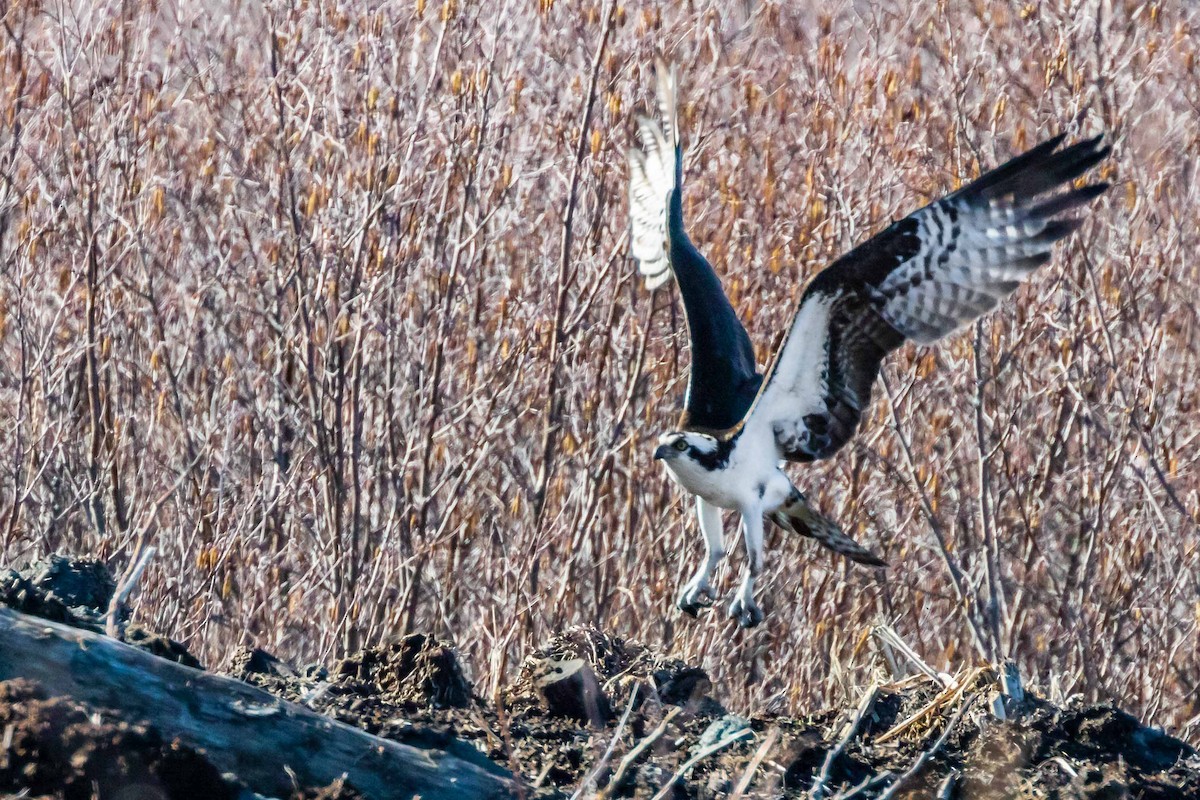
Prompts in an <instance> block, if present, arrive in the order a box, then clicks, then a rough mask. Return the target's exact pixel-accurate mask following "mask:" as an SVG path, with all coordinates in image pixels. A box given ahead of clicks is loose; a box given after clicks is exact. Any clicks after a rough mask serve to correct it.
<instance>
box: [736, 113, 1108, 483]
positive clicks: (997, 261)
mask: <svg viewBox="0 0 1200 800" xmlns="http://www.w3.org/2000/svg"><path fill="white" fill-rule="evenodd" d="M1100 138H1101V137H1096V138H1094V139H1089V140H1087V141H1082V142H1079V143H1077V144H1074V145H1072V146H1070V147H1066V148H1064V149H1062V150H1059V149H1058V147H1059V145H1060V144H1062V141H1063V137H1061V136H1059V137H1056V138H1054V139H1051V140H1050V141H1047V142H1045V143H1043V144H1041V145H1039V146H1037V147H1035V148H1033V149H1032V150H1030V151H1028V152H1026V153H1024V154H1022V155H1020V156H1017V157H1016V158H1014V159H1012V160H1011V161H1009V162H1008V163H1006V164H1004V165H1003V166H1001V167H998V168H997V169H995V170H993V171H991V172H989V173H987V174H985V175H983V176H982V177H980V178H979V179H977V180H976V181H974V182H973V183H971V184H969V185H967V186H965V187H964V188H962V189H960V190H959V191H957V192H955V193H953V194H951V195H948V196H946V197H944V198H942V199H941V200H937V201H935V202H934V203H931V204H930V205H928V206H926V207H925V208H923V209H921V210H919V211H917V212H916V213H914V214H912V215H910V216H908V217H906V218H904V219H902V220H900V221H899V222H896V223H894V224H893V225H892V226H891V227H889V228H887V229H886V230H884V231H883V232H881V233H879V234H878V235H876V236H875V237H873V238H872V239H870V240H868V241H867V242H865V243H864V244H862V245H860V246H859V247H857V248H855V249H854V250H852V251H850V252H849V253H847V254H846V255H844V256H842V257H841V258H839V259H838V260H837V261H835V262H834V263H833V264H831V265H830V266H829V267H827V268H826V269H825V270H823V271H822V272H821V273H820V274H818V275H817V277H816V278H814V279H813V281H812V282H811V283H810V284H809V286H808V288H807V289H806V290H805V292H804V295H803V297H802V298H801V301H800V306H799V309H798V310H797V313H796V316H795V318H794V320H793V322H792V326H791V329H790V330H789V332H788V336H787V338H786V339H785V341H784V344H783V346H782V347H781V348H780V350H779V352H778V354H777V356H776V360H775V363H774V365H773V367H772V369H771V372H770V373H769V376H768V379H767V382H766V383H765V385H764V387H763V388H762V390H761V391H760V393H759V395H758V397H757V399H756V400H755V402H754V406H753V408H751V410H750V412H749V413H748V415H747V416H746V418H745V420H744V421H743V422H742V424H741V425H740V426H738V427H737V428H735V429H731V430H730V431H729V432H728V434H727V435H733V434H734V433H735V432H736V431H739V430H743V429H749V428H752V427H754V426H766V427H767V428H769V430H770V432H771V434H772V435H773V437H774V441H775V445H776V448H777V450H778V454H779V457H780V458H786V459H788V460H792V461H813V460H816V459H821V458H826V457H828V456H830V455H832V454H833V453H834V452H836V451H837V450H838V449H839V448H841V447H842V445H844V444H845V443H846V442H847V441H848V440H849V439H850V437H851V436H853V435H854V432H855V430H856V429H857V427H858V423H859V420H860V419H861V417H862V413H863V410H864V409H865V408H866V407H867V405H868V404H869V402H870V399H871V387H872V385H873V384H874V382H875V379H876V377H877V376H878V374H879V366H880V364H881V363H882V361H883V359H884V357H885V356H887V354H888V353H890V352H891V351H893V350H895V349H896V348H898V347H899V346H900V345H901V344H903V343H904V341H905V340H906V339H912V340H914V341H916V342H918V343H921V344H928V343H931V342H934V341H937V340H938V339H940V338H942V337H944V336H947V335H948V334H950V333H952V332H953V331H955V330H957V329H959V328H961V327H962V326H964V325H966V324H968V323H970V322H972V321H974V320H975V319H977V318H978V317H980V316H981V315H982V314H984V313H986V312H987V311H989V310H991V309H992V308H994V307H995V306H996V304H997V303H998V302H999V301H1000V300H1002V299H1003V298H1005V297H1007V296H1008V295H1009V294H1011V293H1012V292H1013V291H1014V290H1015V289H1016V288H1017V287H1018V286H1019V285H1020V282H1021V281H1022V280H1023V279H1025V278H1026V277H1028V276H1029V274H1030V273H1032V272H1033V271H1034V270H1035V269H1037V267H1039V266H1041V265H1042V264H1045V263H1046V262H1047V261H1049V260H1050V250H1051V246H1052V245H1053V244H1054V242H1056V241H1058V240H1059V239H1062V238H1063V237H1064V236H1066V235H1068V234H1069V233H1071V232H1072V231H1074V230H1075V229H1076V228H1077V227H1078V226H1079V224H1080V220H1078V219H1071V218H1066V219H1064V218H1060V217H1059V216H1058V215H1060V214H1063V213H1066V212H1068V211H1070V210H1072V209H1074V208H1076V207H1078V206H1080V205H1083V204H1084V203H1087V202H1088V201H1090V200H1092V199H1093V198H1095V197H1097V196H1098V195H1100V194H1101V193H1102V192H1104V190H1105V189H1107V188H1108V186H1107V184H1105V183H1096V184H1092V185H1089V186H1084V187H1082V188H1078V189H1068V190H1067V191H1065V192H1062V193H1060V194H1057V195H1054V196H1051V197H1049V198H1045V197H1042V195H1044V194H1045V193H1047V192H1049V191H1051V190H1054V189H1056V188H1058V187H1060V186H1062V185H1064V184H1068V183H1069V182H1071V181H1073V180H1074V179H1075V178H1078V177H1079V176H1080V175H1082V174H1083V173H1085V172H1087V171H1088V170H1089V169H1091V168H1092V167H1093V166H1095V165H1096V164H1097V163H1098V162H1099V161H1100V160H1101V159H1103V158H1104V157H1105V156H1106V155H1108V152H1109V148H1107V147H1100Z"/></svg>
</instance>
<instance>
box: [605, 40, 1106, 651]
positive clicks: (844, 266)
mask: <svg viewBox="0 0 1200 800" xmlns="http://www.w3.org/2000/svg"><path fill="white" fill-rule="evenodd" d="M657 83H658V85H657V94H658V106H659V118H660V120H661V122H660V121H656V120H654V119H652V118H650V117H648V116H640V117H639V118H638V119H637V130H638V139H639V141H640V143H641V148H640V149H636V148H634V149H630V150H629V153H628V162H629V219H630V249H631V252H632V254H633V256H634V258H636V259H637V261H638V268H639V270H640V272H641V273H642V274H643V276H644V277H645V281H646V286H647V287H648V288H651V289H653V288H657V287H658V286H661V285H662V284H663V283H664V282H666V281H667V280H668V279H669V278H670V277H671V276H672V275H674V277H675V281H676V283H677V284H678V285H679V291H680V295H681V297H682V299H683V306H684V310H685V316H686V318H687V328H688V336H689V343H690V348H691V359H692V364H691V374H690V376H689V380H688V385H687V393H686V396H685V399H684V411H683V415H682V417H681V419H680V422H679V425H678V430H676V431H672V432H670V433H666V434H663V435H662V436H661V437H660V438H659V440H658V449H657V450H655V452H654V458H655V459H656V460H660V461H662V462H663V464H664V465H665V466H666V468H667V472H668V473H669V474H670V476H671V477H672V478H673V479H674V480H675V481H676V482H677V483H679V484H680V485H681V486H682V487H683V488H684V489H686V490H687V491H688V492H690V493H691V494H692V495H694V496H695V502H696V516H697V517H698V520H699V525H700V531H701V533H702V535H703V537H704V545H705V559H704V561H703V562H702V563H701V564H700V566H699V568H698V569H697V570H696V572H695V574H694V575H693V577H692V578H691V580H690V581H688V583H687V584H686V585H685V586H684V587H683V590H682V591H681V593H680V595H679V600H678V602H677V605H678V607H679V608H680V609H681V610H683V611H685V612H687V613H689V614H693V615H695V614H696V613H697V612H698V610H699V609H700V608H702V607H706V606H709V605H711V604H712V603H713V601H714V600H715V592H714V590H713V586H712V583H711V580H712V575H713V571H714V570H715V568H716V567H717V565H718V564H719V563H720V561H721V559H722V558H723V557H724V555H725V549H724V543H723V537H722V527H723V526H722V521H721V510H722V509H728V510H733V511H737V512H738V513H739V514H740V515H741V519H742V527H743V538H744V541H745V544H746V551H747V556H748V558H747V563H746V566H745V567H744V569H743V572H742V581H741V585H740V587H739V589H738V591H737V594H736V595H735V596H734V599H733V602H732V603H731V604H730V606H729V615H730V616H731V617H733V618H734V619H736V620H737V622H738V624H740V625H741V626H742V627H752V626H754V625H757V624H759V623H760V622H762V619H763V613H762V610H761V609H760V608H759V606H758V604H757V603H756V602H755V599H754V584H755V580H756V578H757V577H758V575H759V573H760V572H761V570H762V563H763V524H764V519H770V520H771V521H772V522H774V523H776V524H777V525H779V526H780V527H782V528H784V529H785V530H789V531H792V532H794V533H798V534H802V535H805V536H809V537H811V538H813V539H815V540H817V541H818V542H819V543H820V544H822V545H824V546H826V547H828V548H829V549H831V550H834V551H835V552H839V553H842V554H843V555H845V556H846V557H848V558H850V559H851V560H853V561H857V562H859V563H863V564H869V565H874V566H883V564H884V562H883V561H882V560H880V559H879V558H877V557H876V556H875V555H874V554H873V553H871V552H870V551H869V550H867V549H866V548H864V547H862V546H861V545H859V544H858V543H857V542H855V541H854V540H853V539H852V538H850V537H849V536H847V535H846V534H845V533H843V532H842V531H841V530H840V528H839V527H838V526H837V524H836V523H834V522H833V521H831V520H829V519H827V518H826V517H824V516H823V515H821V514H820V513H819V512H818V511H816V509H814V508H813V507H812V506H810V505H809V503H808V501H807V499H806V498H805V496H804V495H803V494H802V493H801V492H800V491H799V490H797V489H796V487H795V486H793V485H792V482H791V480H790V479H789V478H788V476H787V474H786V473H785V472H784V471H783V469H782V466H783V465H784V463H785V462H788V461H797V462H811V461H816V460H819V459H824V458H828V457H830V456H832V455H833V454H834V453H836V452H837V451H838V450H839V449H840V448H841V447H842V445H844V444H845V443H846V442H847V441H848V440H849V439H850V438H851V437H852V436H853V435H854V432H855V430H856V429H857V428H858V423H859V421H860V420H861V418H862V415H863V412H864V410H865V409H867V408H868V406H869V403H870V400H871V387H872V384H874V382H875V378H876V376H877V375H878V374H879V367H880V364H881V362H882V361H883V359H884V357H885V356H887V354H888V353H890V352H892V351H893V350H896V349H897V348H899V347H900V346H901V345H902V344H903V343H904V342H905V341H907V340H909V339H911V340H913V341H915V342H916V343H918V344H930V343H932V342H936V341H937V340H938V339H941V338H942V337H944V336H947V335H949V334H950V333H952V332H953V331H956V330H958V329H959V328H961V327H963V326H964V325H966V324H968V323H970V322H972V321H974V320H975V319H977V318H979V317H980V316H981V315H983V314H984V313H986V312H988V311H990V310H991V309H992V308H994V307H995V306H996V304H997V303H998V302H999V301H1000V300H1002V299H1003V298H1005V297H1007V296H1008V295H1009V294H1011V293H1012V292H1013V291H1015V290H1016V288H1017V287H1018V286H1019V285H1020V282H1021V281H1022V280H1023V279H1024V278H1026V277H1027V276H1029V275H1030V274H1031V273H1032V272H1033V271H1034V270H1036V269H1037V268H1038V267H1040V266H1041V265H1043V264H1045V263H1046V262H1048V261H1049V260H1050V251H1051V246H1052V245H1053V244H1054V243H1055V242H1057V241H1058V240H1059V239H1062V238H1063V237H1065V236H1067V235H1068V234H1070V233H1071V232H1072V231H1074V230H1075V229H1076V228H1078V227H1079V225H1080V224H1081V220H1080V219H1079V218H1072V217H1063V216H1062V215H1063V214H1066V213H1067V212H1069V211H1071V210H1073V209H1075V208H1077V207H1079V206H1082V205H1084V204H1086V203H1087V202H1089V201H1090V200H1092V199H1094V198H1096V197H1097V196H1099V195H1100V194H1101V193H1103V192H1104V191H1105V190H1106V189H1107V188H1108V184H1107V183H1103V182H1100V183H1093V184H1090V185H1086V186H1082V187H1078V188H1073V187H1072V182H1073V181H1075V179H1076V178H1078V177H1080V176H1081V175H1083V174H1084V173H1085V172H1087V171H1088V170H1089V169H1091V168H1092V167H1093V166H1095V165H1096V164H1097V163H1099V162H1100V161H1101V160H1102V159H1103V158H1104V157H1105V156H1107V155H1108V153H1109V149H1110V148H1108V147H1102V146H1101V141H1100V140H1101V137H1100V136H1097V137H1095V138H1093V139H1087V140H1085V141H1081V142H1077V143H1075V144H1072V145H1070V146H1067V147H1062V144H1063V141H1064V137H1063V136H1056V137H1054V138H1053V139H1050V140H1048V141H1046V142H1043V143H1042V144H1040V145H1038V146H1036V147H1034V148H1033V149H1031V150H1029V151H1027V152H1025V153H1023V154H1022V155H1019V156H1017V157H1016V158H1013V159H1012V160H1010V161H1009V162H1007V163H1006V164H1004V165H1003V166H1000V167H998V168H996V169H994V170H992V171H991V172H988V173H986V174H984V175H983V176H981V177H979V178H978V179H976V180H975V181H973V182H972V183H970V184H968V185H966V186H964V187H963V188H961V189H959V190H958V191H956V192H954V193H952V194H949V195H947V196H945V197H943V198H941V199H939V200H936V201H934V202H933V203H930V204H929V205H927V206H925V207H924V208H922V209H920V210H918V211H916V212H914V213H912V214H910V215H909V216H907V217H905V218H904V219H901V220H899V221H898V222H894V223H893V224H892V225H891V226H889V227H888V228H886V229H885V230H883V231H881V232H880V233H878V234H876V235H875V236H874V237H872V238H871V239H868V240H867V241H866V242H864V243H862V244H861V245H859V246H858V247H856V248H854V249H853V250H851V251H850V252H848V253H846V254H845V255H843V256H842V257H841V258H839V259H837V260H836V261H834V262H833V263H832V264H830V265H829V266H828V267H826V268H825V269H824V270H822V271H821V272H820V273H818V274H817V276H816V277H815V278H813V280H812V281H810V282H809V284H808V286H807V287H806V288H805V290H804V293H803V294H802V295H801V297H800V304H799V306H798V307H797V310H796V313H795V316H794V317H793V319H792V323H791V326H790V328H789V330H788V332H787V336H786V337H785V339H784V340H783V344H782V345H781V346H780V347H779V349H778V351H777V352H776V353H775V357H774V360H773V362H772V364H771V366H770V367H769V368H768V369H767V371H766V374H765V375H764V374H762V373H760V372H759V371H758V369H757V367H756V365H755V360H754V349H753V347H752V345H751V343H750V337H749V336H748V335H747V333H746V329H745V328H744V327H743V326H742V324H741V322H740V321H739V320H738V317H737V314H736V313H735V312H734V310H733V306H732V305H730V303H729V299H728V298H727V297H726V296H725V292H724V290H723V289H722V288H721V282H720V279H719V278H718V277H717V275H716V273H715V272H714V271H713V268H712V266H711V265H710V264H709V263H708V261H706V260H705V258H704V256H702V255H701V254H700V253H699V251H698V250H697V249H696V247H695V246H694V245H693V244H692V242H691V240H690V239H689V238H688V235H687V233H686V231H685V230H684V224H683V204H682V199H681V194H682V180H683V149H682V147H681V144H680V131H679V117H678V113H677V108H676V93H677V81H676V73H675V69H674V67H673V66H672V67H667V66H666V65H664V64H663V63H662V62H661V61H660V62H659V63H658V65H657ZM1060 188H1065V191H1059V192H1057V193H1056V190H1058V189H1060Z"/></svg>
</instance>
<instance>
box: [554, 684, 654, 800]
mask: <svg viewBox="0 0 1200 800" xmlns="http://www.w3.org/2000/svg"><path fill="white" fill-rule="evenodd" d="M639 694H640V692H639V690H638V689H636V688H635V689H634V690H633V692H632V693H631V694H630V695H629V704H628V705H626V706H625V713H624V714H622V715H621V719H620V721H619V722H617V729H616V730H615V731H613V735H612V740H611V741H609V743H608V749H607V750H605V751H604V755H603V756H601V757H600V760H599V761H598V762H596V766H595V768H594V769H593V770H592V774H590V775H588V776H587V778H586V779H585V780H583V781H581V782H580V784H579V788H577V789H576V790H575V792H574V794H572V795H571V800H579V798H580V797H582V796H583V792H584V790H585V789H588V788H589V787H591V788H594V787H595V785H596V776H597V775H599V774H600V773H601V772H603V771H604V768H605V767H607V766H608V761H609V759H611V758H612V754H613V750H615V749H616V747H617V742H619V741H620V740H621V734H622V733H623V732H624V731H625V725H626V723H628V722H629V715H630V714H632V713H633V706H634V704H635V703H637V700H638V695H639Z"/></svg>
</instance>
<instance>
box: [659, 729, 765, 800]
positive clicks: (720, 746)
mask: <svg viewBox="0 0 1200 800" xmlns="http://www.w3.org/2000/svg"><path fill="white" fill-rule="evenodd" d="M753 735H754V731H752V730H750V729H749V728H742V729H741V730H738V731H734V732H733V733H731V734H729V735H728V736H726V737H725V738H724V739H722V740H721V741H719V742H714V743H713V744H710V745H709V746H708V747H706V748H704V749H703V750H701V751H700V752H698V753H696V754H695V755H694V756H692V757H691V758H689V759H688V760H687V761H685V762H683V766H681V767H680V768H679V769H678V770H677V771H676V772H675V774H674V775H672V776H671V779H670V780H669V781H667V782H666V783H665V784H663V787H662V788H661V789H659V790H658V794H656V795H654V800H663V799H664V798H665V797H667V796H668V795H669V794H670V793H671V787H673V786H674V785H675V784H676V783H678V782H679V781H680V780H682V779H683V778H684V776H686V775H687V774H688V773H689V772H691V771H692V768H693V767H695V766H696V765H697V764H699V763H700V762H701V761H703V760H704V759H706V758H708V757H709V756H711V755H712V754H713V753H717V752H720V751H721V750H724V749H725V748H726V747H729V745H731V744H733V743H734V742H737V741H739V740H741V739H745V738H746V737H747V736H753Z"/></svg>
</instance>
